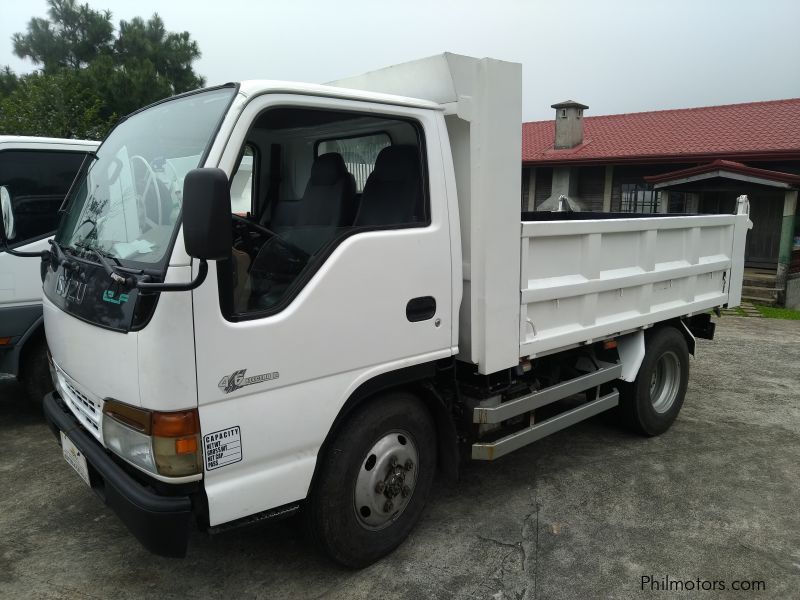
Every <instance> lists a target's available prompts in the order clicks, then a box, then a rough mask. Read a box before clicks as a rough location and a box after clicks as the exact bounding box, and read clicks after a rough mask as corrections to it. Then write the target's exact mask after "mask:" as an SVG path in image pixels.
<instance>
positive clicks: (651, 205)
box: [620, 183, 661, 213]
mask: <svg viewBox="0 0 800 600" xmlns="http://www.w3.org/2000/svg"><path fill="white" fill-rule="evenodd" d="M621 191H622V202H621V205H620V210H621V211H622V212H629V213H655V212H658V204H659V201H660V200H661V192H658V191H656V190H654V189H653V187H652V186H650V185H648V184H645V183H623V184H622V190H621Z"/></svg>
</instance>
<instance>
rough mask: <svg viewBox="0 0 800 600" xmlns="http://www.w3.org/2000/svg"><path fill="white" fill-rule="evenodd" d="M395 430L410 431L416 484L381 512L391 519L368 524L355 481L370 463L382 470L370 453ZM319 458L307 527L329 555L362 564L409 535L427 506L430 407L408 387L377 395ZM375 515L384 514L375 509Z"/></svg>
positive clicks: (432, 464) (432, 455) (432, 443)
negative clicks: (391, 513) (395, 510)
mask: <svg viewBox="0 0 800 600" xmlns="http://www.w3.org/2000/svg"><path fill="white" fill-rule="evenodd" d="M398 431H400V432H403V433H405V432H407V433H408V434H409V435H410V437H411V440H406V441H407V442H408V441H410V443H411V444H412V446H413V448H414V449H415V450H416V452H417V455H418V461H417V464H416V465H413V469H416V473H415V482H414V484H413V485H414V487H413V490H412V491H411V492H410V493H409V494H408V499H407V500H400V496H397V497H396V498H394V500H400V501H402V502H405V503H406V504H404V506H403V508H402V510H401V511H400V512H399V514H398V515H397V516H396V517H385V518H388V519H389V521H388V522H387V524H385V525H383V528H382V529H379V530H374V529H369V528H368V527H367V526H366V525H365V524H364V523H362V517H359V516H358V515H357V514H356V510H357V509H356V482H357V479H358V478H359V476H363V474H362V472H361V471H362V469H365V470H370V469H373V468H374V469H375V472H374V473H375V474H378V473H383V472H384V471H383V470H380V469H379V468H378V466H377V465H376V463H375V459H374V458H371V456H370V455H368V453H370V452H371V451H372V450H374V448H375V447H376V444H378V443H379V441H380V440H384V439H386V438H387V436H390V435H394V434H396V433H397V432H398ZM400 437H402V438H403V439H405V437H404V436H400ZM404 443H405V442H404ZM389 454H391V453H389ZM372 456H373V457H374V455H372ZM370 460H372V465H373V466H372V467H369V463H370ZM320 461H321V462H320V465H319V471H318V473H317V477H316V480H315V483H314V486H313V489H312V491H311V494H310V495H309V499H308V503H307V507H306V518H307V525H308V528H309V530H310V532H311V534H312V536H313V537H314V539H315V540H316V541H317V543H318V544H319V545H320V547H321V548H322V549H323V550H324V551H325V553H326V554H328V556H330V557H331V558H332V559H333V560H335V561H336V562H338V563H340V564H342V565H344V566H347V567H351V568H361V567H366V566H367V565H369V564H372V563H373V562H375V561H376V560H378V559H379V558H382V557H383V556H386V555H387V554H389V553H390V552H392V551H393V550H394V549H395V548H397V546H399V545H400V544H401V543H402V542H403V540H405V539H406V537H408V534H409V533H410V532H411V530H412V529H413V528H414V525H416V523H417V521H418V520H419V518H420V516H421V514H422V511H423V509H424V507H425V503H426V501H427V499H428V493H429V492H430V488H431V484H432V482H433V477H434V472H435V469H436V429H435V427H434V424H433V421H432V419H431V415H430V412H429V411H428V409H427V408H426V407H425V405H424V404H423V403H422V402H421V401H420V400H419V399H418V398H417V397H415V396H413V395H411V394H409V393H405V392H392V393H389V394H386V395H384V396H381V397H378V398H375V399H374V400H372V401H369V402H368V403H367V404H366V405H364V406H363V407H361V408H359V409H357V410H356V412H355V413H354V414H353V415H351V416H350V417H349V418H348V419H347V421H346V422H345V423H344V424H343V425H342V426H341V427H340V428H339V430H338V431H337V432H336V433H335V437H334V439H333V441H332V443H331V444H330V445H329V446H328V449H327V451H326V452H325V455H324V456H321V457H320ZM379 464H381V463H379ZM405 464H407V463H405ZM368 467H369V468H368ZM391 468H397V467H389V469H391ZM411 470H412V469H409V471H411ZM387 473H388V471H387ZM374 476H378V475H374ZM386 477H389V475H388V474H387V475H386ZM376 496H377V494H376ZM381 501H382V500H381ZM365 508H366V507H362V510H363V509H365ZM387 514H388V513H387ZM362 516H370V515H369V511H367V515H364V513H363V512H362ZM375 517H379V518H384V517H383V516H381V515H377V513H376V514H375Z"/></svg>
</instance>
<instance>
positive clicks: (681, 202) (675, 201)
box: [667, 192, 689, 213]
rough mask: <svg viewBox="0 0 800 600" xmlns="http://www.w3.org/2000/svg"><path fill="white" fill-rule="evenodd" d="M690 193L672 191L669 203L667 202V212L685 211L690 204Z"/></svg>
mask: <svg viewBox="0 0 800 600" xmlns="http://www.w3.org/2000/svg"><path fill="white" fill-rule="evenodd" d="M688 196H689V195H688V194H687V193H686V192H670V193H669V203H668V204H667V212H671V213H685V212H687V210H686V207H687V206H688V200H689V198H688Z"/></svg>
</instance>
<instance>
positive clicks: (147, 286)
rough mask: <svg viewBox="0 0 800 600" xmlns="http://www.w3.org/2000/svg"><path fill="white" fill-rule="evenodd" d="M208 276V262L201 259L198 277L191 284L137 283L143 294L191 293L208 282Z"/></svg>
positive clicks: (140, 281)
mask: <svg viewBox="0 0 800 600" xmlns="http://www.w3.org/2000/svg"><path fill="white" fill-rule="evenodd" d="M206 275H208V262H206V261H205V260H204V259H202V258H201V259H200V265H199V267H198V270H197V277H195V278H194V279H193V280H192V281H190V282H189V283H149V282H146V281H142V280H139V281H137V282H136V288H137V289H140V290H142V291H143V292H189V291H191V290H193V289H195V288H198V287H200V285H202V283H203V282H204V281H205V280H206Z"/></svg>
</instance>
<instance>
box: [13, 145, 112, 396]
mask: <svg viewBox="0 0 800 600" xmlns="http://www.w3.org/2000/svg"><path fill="white" fill-rule="evenodd" d="M98 146H99V142H92V141H85V140H69V139H59V138H43V137H26V136H0V206H2V211H3V217H4V222H5V228H6V230H5V232H4V233H5V236H6V238H7V240H8V248H7V249H0V373H6V374H9V375H12V376H14V377H17V378H18V379H19V380H20V381H21V382H22V383H23V385H24V386H25V388H26V390H27V392H28V396H29V397H30V398H31V399H32V400H33V401H35V402H41V400H42V396H44V394H45V393H46V392H47V391H49V390H50V389H52V387H51V385H50V380H49V377H48V371H47V358H46V346H45V338H44V323H43V320H42V301H41V298H42V281H41V276H40V272H39V269H38V265H36V264H35V263H34V262H32V261H25V260H19V259H18V258H16V257H14V256H13V255H12V254H11V253H12V252H17V253H18V252H41V251H43V250H47V249H48V248H49V247H50V246H49V244H48V239H49V238H51V237H52V236H53V233H54V232H55V230H56V225H57V223H58V219H59V216H60V215H59V212H58V211H59V209H60V208H61V205H62V204H63V202H64V198H65V196H66V194H67V191H68V190H69V187H70V185H71V184H72V182H73V180H74V179H75V176H76V175H77V173H78V171H79V170H80V168H81V165H82V164H83V163H84V161H85V160H86V159H87V156H89V155H90V154H91V153H92V152H94V150H96V149H97V147H98Z"/></svg>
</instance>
